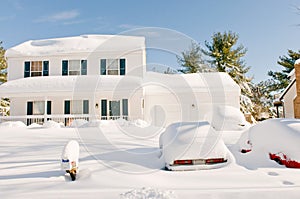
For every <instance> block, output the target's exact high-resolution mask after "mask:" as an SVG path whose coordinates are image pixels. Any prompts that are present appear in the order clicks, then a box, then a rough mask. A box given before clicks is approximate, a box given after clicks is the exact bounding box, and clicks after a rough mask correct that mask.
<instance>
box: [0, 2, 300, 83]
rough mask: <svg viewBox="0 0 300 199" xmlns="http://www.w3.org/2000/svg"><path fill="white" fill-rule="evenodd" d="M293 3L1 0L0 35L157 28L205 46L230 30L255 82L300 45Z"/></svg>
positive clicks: (13, 40) (7, 41)
mask: <svg viewBox="0 0 300 199" xmlns="http://www.w3.org/2000/svg"><path fill="white" fill-rule="evenodd" d="M298 7H299V8H300V1H299V0H243V1H241V0H226V1H224V0H186V1H184V0H181V1H176V0H172V1H171V0H164V1H162V0H160V1H159V0H151V1H146V0H145V1H142V0H127V1H125V0H123V1H122V0H85V1H82V0H49V1H48V0H44V1H41V0H2V1H1V8H2V9H1V13H0V23H1V31H0V40H1V41H3V46H4V48H6V49H7V48H10V47H12V46H14V45H17V44H19V43H21V42H24V41H26V40H31V39H44V38H55V37H65V36H74V35H81V34H119V33H122V32H124V31H125V32H126V31H129V32H128V34H130V33H132V29H136V28H143V27H159V28H164V29H166V30H168V31H171V32H172V31H174V32H176V33H177V34H180V35H184V36H187V37H190V38H192V39H193V40H195V41H197V42H198V43H200V45H202V46H204V42H205V40H208V41H210V39H211V36H212V35H213V33H215V32H219V31H220V32H223V31H229V30H231V31H233V32H236V33H237V34H239V36H240V39H239V42H240V43H241V44H243V45H244V46H245V47H247V49H248V52H247V55H246V56H245V62H246V64H247V65H248V66H251V70H250V72H249V73H248V75H249V76H254V82H258V81H260V80H263V79H266V78H268V76H267V72H268V71H269V70H281V67H280V66H278V65H277V63H276V62H277V61H278V57H279V56H281V55H286V54H287V50H288V49H292V50H298V49H300V39H299V36H300V26H299V24H300V10H297V8H298ZM146 30H149V29H146ZM151 30H153V29H151ZM154 30H156V29H154ZM152 32H153V31H152ZM135 33H136V32H133V34H135ZM164 38H168V36H166V35H165V36H164ZM146 39H147V38H146ZM173 43H174V44H175V43H177V42H176V41H175V40H174V42H173ZM182 47H185V46H184V45H182ZM182 50H186V49H182ZM167 51H168V50H167ZM149 52H151V50H149ZM149 54H151V53H149ZM151 55H152V56H148V57H147V58H148V62H151V63H161V64H164V65H170V66H174V65H177V62H176V59H175V56H171V55H170V54H169V53H162V54H160V55H157V56H155V53H152V54H151Z"/></svg>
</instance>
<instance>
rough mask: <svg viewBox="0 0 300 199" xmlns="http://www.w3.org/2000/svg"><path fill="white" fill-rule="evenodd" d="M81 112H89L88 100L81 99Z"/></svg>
mask: <svg viewBox="0 0 300 199" xmlns="http://www.w3.org/2000/svg"><path fill="white" fill-rule="evenodd" d="M83 114H89V100H83Z"/></svg>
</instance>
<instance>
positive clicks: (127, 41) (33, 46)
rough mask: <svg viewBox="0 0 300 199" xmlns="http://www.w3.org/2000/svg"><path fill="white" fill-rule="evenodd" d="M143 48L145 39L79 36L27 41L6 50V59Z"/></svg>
mask: <svg viewBox="0 0 300 199" xmlns="http://www.w3.org/2000/svg"><path fill="white" fill-rule="evenodd" d="M144 48H145V38H144V37H138V36H123V35H81V36H74V37H63V38H53V39H44V40H29V41H26V42H24V43H21V44H19V45H17V46H14V47H12V48H10V49H8V50H7V51H6V53H5V56H6V57H7V58H10V57H22V56H23V57H24V56H25V57H26V56H51V55H62V54H72V53H82V52H88V53H92V52H104V51H105V52H110V51H128V50H130V51H133V50H138V49H144Z"/></svg>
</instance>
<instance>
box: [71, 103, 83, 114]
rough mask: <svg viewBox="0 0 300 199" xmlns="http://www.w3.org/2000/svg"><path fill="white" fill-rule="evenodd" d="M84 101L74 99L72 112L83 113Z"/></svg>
mask: <svg viewBox="0 0 300 199" xmlns="http://www.w3.org/2000/svg"><path fill="white" fill-rule="evenodd" d="M82 110H83V108H82V101H81V100H74V101H72V114H82Z"/></svg>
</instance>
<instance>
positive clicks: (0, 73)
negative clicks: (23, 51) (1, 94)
mask: <svg viewBox="0 0 300 199" xmlns="http://www.w3.org/2000/svg"><path fill="white" fill-rule="evenodd" d="M4 54H5V49H4V48H3V47H2V41H0V84H1V83H3V82H6V81H7V63H6V60H5V58H4Z"/></svg>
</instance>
